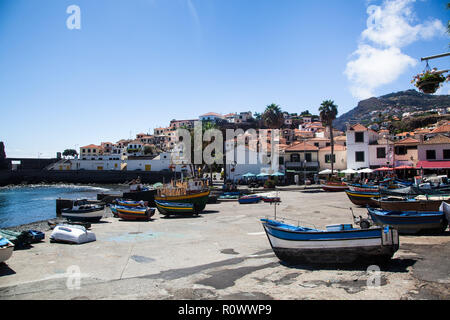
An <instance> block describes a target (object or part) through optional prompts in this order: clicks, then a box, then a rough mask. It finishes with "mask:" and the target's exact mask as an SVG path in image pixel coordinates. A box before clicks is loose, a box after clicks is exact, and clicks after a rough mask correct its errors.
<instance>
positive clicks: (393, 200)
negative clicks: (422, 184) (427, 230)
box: [376, 195, 450, 211]
mask: <svg viewBox="0 0 450 320" xmlns="http://www.w3.org/2000/svg"><path fill="white" fill-rule="evenodd" d="M376 201H377V203H378V205H379V207H380V208H381V209H383V210H389V211H439V207H440V206H441V203H442V202H450V196H448V195H447V196H438V195H433V196H426V195H421V196H416V197H414V198H406V197H395V196H387V197H380V198H378V199H377V200H376Z"/></svg>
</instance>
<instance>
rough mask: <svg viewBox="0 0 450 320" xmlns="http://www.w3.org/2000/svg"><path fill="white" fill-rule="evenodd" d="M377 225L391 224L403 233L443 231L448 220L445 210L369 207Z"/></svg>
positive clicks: (371, 216)
mask: <svg viewBox="0 0 450 320" xmlns="http://www.w3.org/2000/svg"><path fill="white" fill-rule="evenodd" d="M367 211H368V212H369V217H370V218H371V219H372V221H373V222H374V224H376V225H389V226H391V227H392V228H395V229H397V230H398V232H399V233H401V234H414V233H419V232H421V231H424V232H443V231H445V229H447V225H448V221H447V219H446V217H445V214H444V212H443V211H389V210H379V209H374V208H370V207H368V208H367Z"/></svg>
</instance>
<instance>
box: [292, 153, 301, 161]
mask: <svg viewBox="0 0 450 320" xmlns="http://www.w3.org/2000/svg"><path fill="white" fill-rule="evenodd" d="M291 162H300V156H299V155H298V154H296V153H294V154H291Z"/></svg>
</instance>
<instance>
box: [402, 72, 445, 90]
mask: <svg viewBox="0 0 450 320" xmlns="http://www.w3.org/2000/svg"><path fill="white" fill-rule="evenodd" d="M449 79H450V76H447V77H445V76H443V75H442V74H441V72H438V71H437V69H436V68H433V69H432V70H427V71H425V72H423V73H419V74H418V75H416V76H415V77H414V78H413V80H412V81H411V83H414V85H415V86H416V87H417V88H418V89H419V90H420V91H422V92H423V93H435V92H436V90H437V89H439V87H440V86H441V83H443V82H444V81H449Z"/></svg>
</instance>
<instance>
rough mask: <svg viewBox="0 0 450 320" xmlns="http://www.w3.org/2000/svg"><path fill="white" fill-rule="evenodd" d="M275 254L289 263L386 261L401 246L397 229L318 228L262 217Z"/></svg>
mask: <svg viewBox="0 0 450 320" xmlns="http://www.w3.org/2000/svg"><path fill="white" fill-rule="evenodd" d="M261 222H262V224H263V227H264V231H265V232H266V234H267V237H268V239H269V243H270V245H271V247H272V249H273V251H274V253H275V255H276V256H277V257H278V259H280V260H281V261H284V262H286V263H288V264H298V263H304V262H306V263H333V264H335V263H353V262H356V261H362V262H364V263H372V262H383V261H386V260H388V259H390V258H391V257H392V256H393V254H394V253H395V252H396V251H397V250H398V247H399V237H398V232H397V231H396V230H395V229H392V228H389V227H384V228H379V227H377V228H370V229H355V228H353V227H352V225H333V226H327V230H317V229H312V228H307V227H301V226H294V225H290V224H286V223H283V222H280V221H276V220H270V219H261Z"/></svg>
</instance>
